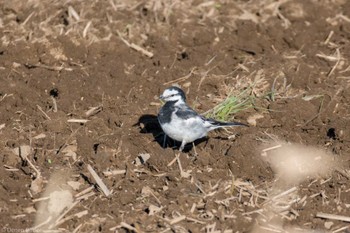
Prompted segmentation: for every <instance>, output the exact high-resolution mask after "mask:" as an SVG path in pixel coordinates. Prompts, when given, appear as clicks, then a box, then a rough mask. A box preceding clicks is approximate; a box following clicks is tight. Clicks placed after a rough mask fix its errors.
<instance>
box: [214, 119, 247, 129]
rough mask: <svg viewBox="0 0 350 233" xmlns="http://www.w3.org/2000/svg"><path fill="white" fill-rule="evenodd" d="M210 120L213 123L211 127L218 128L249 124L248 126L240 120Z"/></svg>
mask: <svg viewBox="0 0 350 233" xmlns="http://www.w3.org/2000/svg"><path fill="white" fill-rule="evenodd" d="M208 121H209V123H210V125H211V127H210V128H211V129H218V128H222V127H230V126H247V127H248V125H246V124H243V123H240V122H223V121H217V120H214V119H211V118H209V119H208Z"/></svg>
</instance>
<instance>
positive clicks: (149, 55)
mask: <svg viewBox="0 0 350 233" xmlns="http://www.w3.org/2000/svg"><path fill="white" fill-rule="evenodd" d="M117 33H118V36H119V38H120V39H121V40H122V41H123V42H124V44H126V45H127V46H128V47H129V48H132V49H134V50H136V51H137V52H140V53H142V54H143V55H145V56H147V57H149V58H152V57H153V56H154V54H153V53H152V52H149V51H147V50H146V49H144V48H142V47H141V46H139V45H137V44H134V43H130V42H129V41H127V40H125V39H124V38H123V36H122V35H121V33H120V32H119V31H117Z"/></svg>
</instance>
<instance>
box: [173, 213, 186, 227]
mask: <svg viewBox="0 0 350 233" xmlns="http://www.w3.org/2000/svg"><path fill="white" fill-rule="evenodd" d="M185 219H186V216H185V215H181V216H179V217H177V218H174V219H173V220H171V221H170V225H173V224H176V223H179V222H181V221H183V220H185Z"/></svg>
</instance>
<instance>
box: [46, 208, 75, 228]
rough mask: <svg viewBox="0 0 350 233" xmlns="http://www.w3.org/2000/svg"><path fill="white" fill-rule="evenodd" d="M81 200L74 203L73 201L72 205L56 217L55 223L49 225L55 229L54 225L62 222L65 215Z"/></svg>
mask: <svg viewBox="0 0 350 233" xmlns="http://www.w3.org/2000/svg"><path fill="white" fill-rule="evenodd" d="M79 202H80V201H75V202H74V203H72V205H71V206H70V207H69V208H68V209H67V210H66V211H64V212H63V213H62V214H61V215H60V216H59V217H58V218H57V219H56V221H55V223H54V224H52V225H50V226H49V229H53V228H54V227H56V226H57V225H58V224H59V223H60V221H61V219H63V217H64V216H66V215H67V214H68V213H69V211H71V210H72V209H73V208H74V207H75V206H76V205H77V204H78V203H79Z"/></svg>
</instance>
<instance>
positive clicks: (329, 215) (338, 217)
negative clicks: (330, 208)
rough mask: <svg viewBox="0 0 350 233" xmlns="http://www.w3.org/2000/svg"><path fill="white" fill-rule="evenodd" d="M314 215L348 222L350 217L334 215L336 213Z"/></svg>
mask: <svg viewBox="0 0 350 233" xmlns="http://www.w3.org/2000/svg"><path fill="white" fill-rule="evenodd" d="M316 217H318V218H325V219H332V220H339V221H343V222H350V217H347V216H342V215H336V214H326V213H317V214H316Z"/></svg>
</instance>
